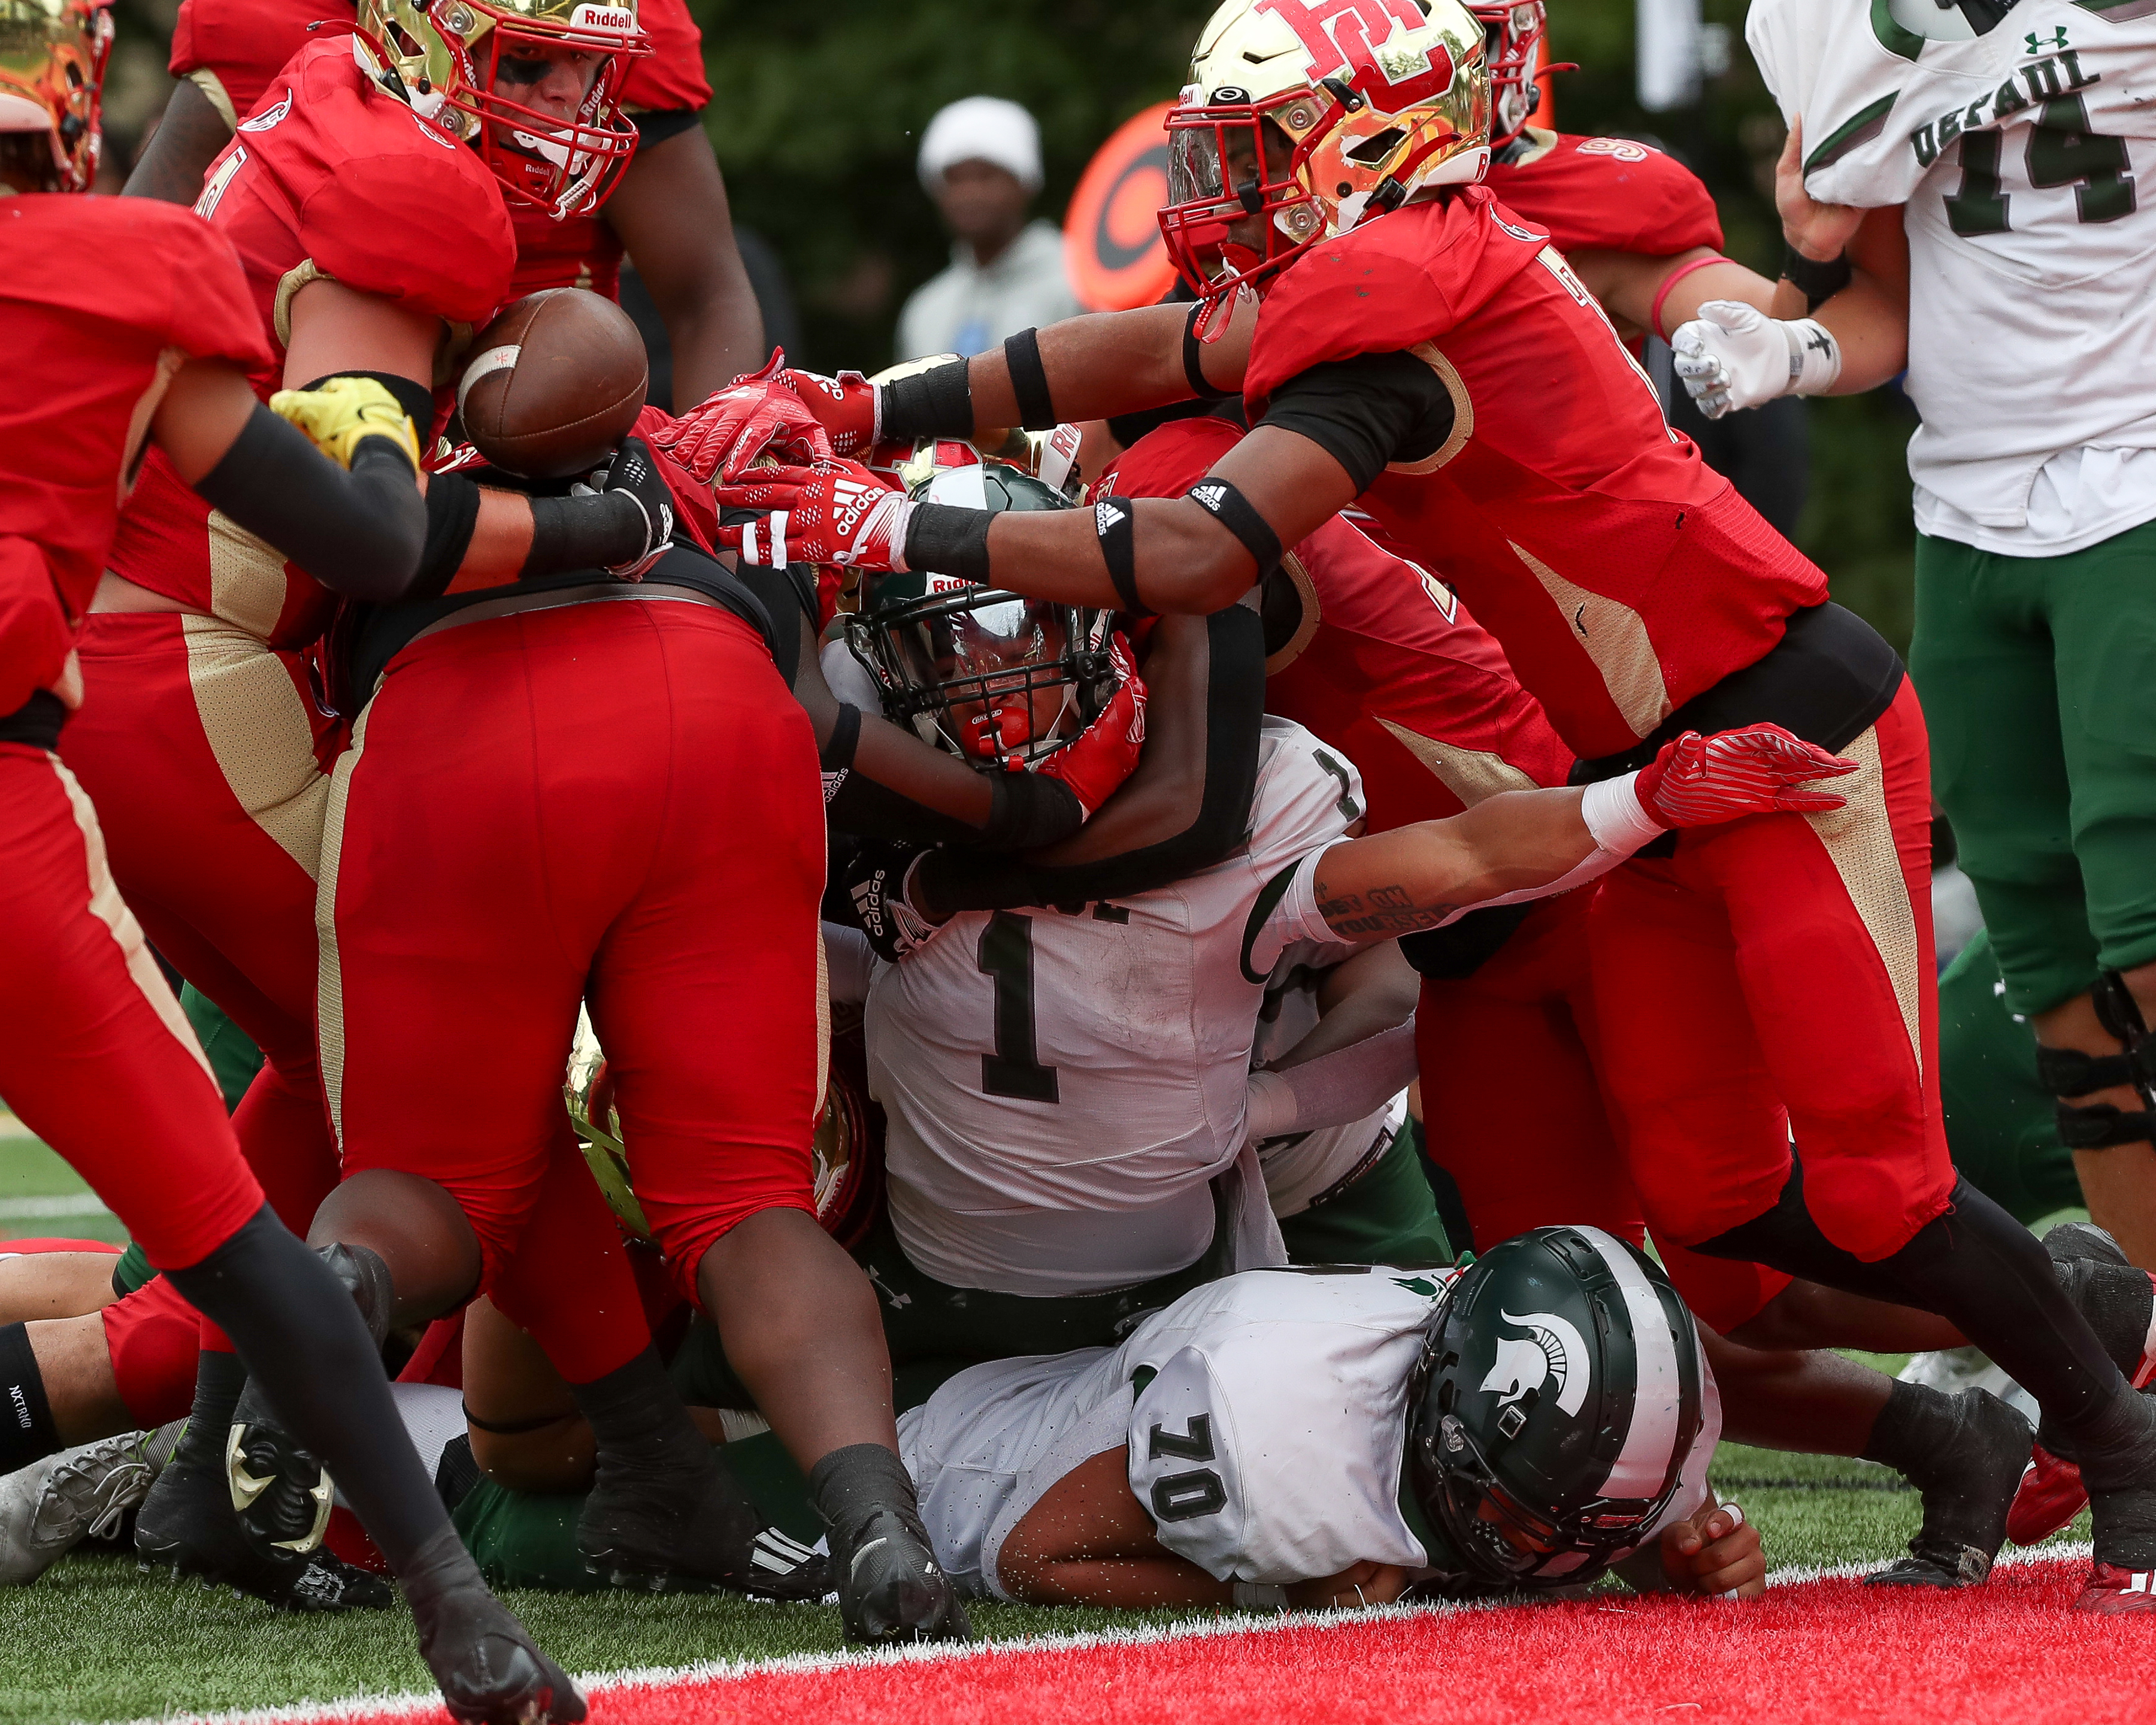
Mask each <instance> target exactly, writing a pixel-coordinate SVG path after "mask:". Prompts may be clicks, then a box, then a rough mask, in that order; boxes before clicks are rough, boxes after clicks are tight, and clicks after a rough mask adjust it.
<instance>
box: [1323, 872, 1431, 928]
mask: <svg viewBox="0 0 2156 1725" xmlns="http://www.w3.org/2000/svg"><path fill="white" fill-rule="evenodd" d="M1312 884H1313V885H1314V886H1316V888H1317V914H1318V915H1319V916H1322V917H1324V919H1325V920H1326V922H1327V923H1328V924H1330V925H1331V926H1332V929H1333V930H1334V932H1336V933H1339V934H1346V935H1353V936H1356V937H1360V938H1365V939H1370V940H1379V939H1383V938H1384V937H1387V936H1389V935H1395V934H1410V933H1412V932H1414V931H1415V930H1416V929H1418V928H1428V927H1431V926H1432V925H1433V924H1435V923H1438V922H1443V921H1444V920H1445V918H1446V917H1447V916H1450V915H1451V914H1452V913H1453V911H1455V910H1456V909H1458V908H1459V907H1458V906H1456V905H1418V904H1417V903H1416V902H1415V901H1414V894H1413V893H1411V892H1409V891H1408V890H1407V888H1405V887H1404V886H1378V887H1373V889H1372V890H1371V891H1370V892H1369V893H1368V896H1365V895H1363V894H1362V893H1358V892H1343V893H1341V894H1339V895H1338V896H1337V897H1328V896H1327V892H1326V886H1325V883H1324V881H1322V880H1318V881H1316V882H1314V883H1312Z"/></svg>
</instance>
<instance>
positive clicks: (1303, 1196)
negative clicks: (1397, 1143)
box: [1250, 964, 1408, 1221]
mask: <svg viewBox="0 0 2156 1725" xmlns="http://www.w3.org/2000/svg"><path fill="white" fill-rule="evenodd" d="M1322 980H1323V978H1322V973H1317V972H1315V971H1313V970H1312V969H1311V968H1310V967H1309V966H1307V965H1302V964H1295V965H1289V966H1285V967H1283V968H1281V970H1279V971H1276V973H1274V975H1273V977H1272V979H1271V981H1270V983H1269V984H1268V985H1267V987H1266V989H1265V1006H1264V1009H1262V1010H1261V1011H1260V1013H1259V1014H1258V1040H1257V1041H1256V1043H1255V1045H1254V1046H1253V1047H1252V1048H1251V1050H1250V1064H1251V1065H1253V1066H1257V1065H1263V1064H1264V1063H1265V1061H1267V1060H1277V1059H1279V1058H1280V1056H1281V1055H1284V1054H1286V1052H1287V1051H1288V1050H1290V1049H1291V1048H1293V1047H1294V1046H1295V1045H1296V1043H1298V1042H1300V1041H1301V1040H1302V1039H1303V1038H1304V1037H1306V1036H1307V1035H1308V1034H1310V1033H1311V1032H1312V1030H1314V1029H1317V1020H1318V1016H1319V1013H1318V1005H1317V989H1318V985H1319V984H1320V983H1321V982H1322ZM1407 1117H1408V1093H1407V1092H1406V1091H1401V1092H1400V1093H1399V1095H1398V1096H1394V1098H1393V1099H1392V1100H1391V1101H1389V1102H1387V1103H1386V1104H1385V1105H1384V1106H1383V1107H1382V1108H1379V1109H1378V1110H1377V1111H1375V1112H1373V1113H1371V1114H1368V1115H1366V1116H1364V1117H1363V1118H1362V1119H1360V1120H1358V1121H1355V1122H1352V1123H1350V1124H1349V1125H1347V1126H1322V1127H1317V1129H1316V1130H1314V1131H1312V1132H1291V1133H1289V1134H1287V1135H1286V1137H1278V1138H1267V1139H1265V1140H1264V1141H1263V1142H1261V1143H1260V1144H1259V1146H1258V1163H1259V1166H1260V1167H1261V1168H1263V1169H1264V1170H1265V1198H1266V1201H1267V1202H1268V1203H1270V1204H1271V1206H1272V1212H1273V1214H1275V1215H1276V1216H1277V1217H1279V1218H1280V1219H1281V1220H1283V1221H1285V1220H1286V1219H1287V1218H1288V1217H1290V1216H1299V1215H1301V1214H1302V1213H1303V1212H1304V1211H1305V1210H1306V1209H1309V1208H1310V1207H1311V1205H1312V1204H1315V1203H1316V1202H1317V1200H1318V1199H1321V1198H1327V1197H1330V1196H1331V1195H1332V1194H1333V1193H1334V1192H1336V1191H1337V1190H1338V1189H1340V1188H1341V1187H1342V1186H1345V1185H1347V1184H1350V1183H1352V1182H1353V1181H1354V1180H1355V1179H1356V1178H1358V1177H1359V1176H1360V1175H1362V1174H1364V1173H1368V1171H1369V1169H1370V1168H1371V1166H1372V1165H1373V1163H1375V1162H1376V1161H1377V1160H1378V1158H1379V1157H1380V1156H1382V1155H1383V1154H1384V1153H1385V1147H1386V1146H1388V1145H1389V1144H1390V1143H1391V1142H1393V1139H1394V1136H1395V1135H1396V1134H1397V1133H1398V1132H1399V1129H1400V1128H1401V1127H1403V1126H1404V1125H1406V1124H1407Z"/></svg>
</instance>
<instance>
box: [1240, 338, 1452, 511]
mask: <svg viewBox="0 0 2156 1725" xmlns="http://www.w3.org/2000/svg"><path fill="white" fill-rule="evenodd" d="M1258 423H1259V424H1261V425H1277V426H1279V427H1281V429H1283V430H1287V431H1294V432H1300V433H1301V434H1302V435H1303V436H1305V437H1306V438H1308V439H1310V440H1311V441H1312V443H1314V444H1317V446H1318V447H1319V448H1320V449H1323V450H1324V451H1325V453H1326V454H1328V455H1330V456H1331V457H1332V459H1334V460H1336V461H1337V462H1338V463H1339V464H1340V465H1342V467H1344V468H1346V469H1347V474H1348V477H1349V478H1351V479H1353V480H1354V481H1355V488H1356V490H1358V491H1364V490H1368V489H1369V488H1370V485H1372V483H1373V481H1374V480H1376V479H1377V477H1378V475H1379V474H1381V473H1383V471H1384V470H1385V468H1386V466H1387V465H1388V464H1389V463H1391V462H1394V461H1419V460H1421V459H1423V458H1424V456H1427V455H1434V454H1436V453H1437V451H1438V450H1439V449H1441V448H1442V447H1443V446H1444V444H1445V439H1447V438H1448V437H1450V436H1451V435H1452V396H1451V393H1450V391H1448V390H1447V389H1446V388H1445V384H1444V382H1443V381H1442V380H1441V379H1440V377H1438V375H1437V373H1436V372H1434V371H1432V370H1431V369H1430V367H1429V366H1427V365H1425V364H1424V362H1422V361H1421V360H1419V359H1417V358H1416V357H1414V355H1413V354H1412V353H1359V354H1358V355H1356V356H1355V357H1354V358H1353V359H1332V360H1327V362H1325V363H1324V364H1323V365H1317V366H1312V367H1311V368H1310V369H1309V370H1308V371H1306V372H1299V373H1297V374H1296V376H1295V377H1291V378H1289V379H1288V380H1287V382H1285V383H1283V384H1281V387H1280V388H1277V389H1276V390H1275V391H1273V393H1272V399H1271V400H1270V402H1268V403H1266V406H1265V417H1264V418H1262V419H1260V421H1259V422H1258Z"/></svg>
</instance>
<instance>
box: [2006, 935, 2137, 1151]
mask: <svg viewBox="0 0 2156 1725" xmlns="http://www.w3.org/2000/svg"><path fill="white" fill-rule="evenodd" d="M2089 999H2090V1002H2091V1004H2093V1005H2094V1006H2095V1008H2096V1016H2097V1023H2098V1024H2102V1026H2103V1028H2104V1029H2105V1030H2106V1031H2107V1033H2108V1034H2111V1035H2113V1036H2116V1037H2117V1039H2118V1040H2120V1041H2121V1042H2122V1043H2123V1044H2124V1045H2125V1051H2124V1052H2123V1053H2121V1054H2115V1055H2087V1054H2082V1052H2081V1051H2080V1050H2077V1049H2071V1048H2046V1047H2045V1046H2044V1045H2042V1044H2041V1043H2039V1044H2038V1045H2036V1080H2037V1082H2039V1083H2040V1084H2041V1085H2042V1086H2044V1088H2045V1089H2046V1090H2047V1091H2051V1094H2052V1095H2053V1096H2059V1097H2066V1096H2087V1094H2088V1093H2089V1092H2090V1091H2092V1090H2109V1089H2111V1088H2112V1087H2113V1086H2117V1085H2123V1084H2130V1085H2132V1086H2133V1088H2134V1090H2135V1091H2137V1092H2138V1094H2139V1096H2140V1097H2141V1106H2140V1107H2139V1108H2138V1109H2137V1110H2135V1111H2131V1112H2129V1111H2127V1110H2126V1109H2123V1108H2117V1107H2114V1106H2112V1105H2111V1104H2110V1103H2109V1102H2090V1103H2087V1104H2086V1105H2085V1106H2074V1105H2073V1104H2071V1103H2068V1102H2066V1101H2061V1102H2060V1103H2059V1104H2058V1105H2057V1112H2058V1121H2059V1142H2061V1143H2062V1144H2064V1145H2065V1146H2066V1147H2067V1148H2068V1149H2069V1150H2106V1149H2109V1148H2110V1147H2112V1145H2114V1144H2141V1143H2147V1142H2151V1141H2156V1036H2151V1035H2150V1034H2148V1024H2146V1023H2144V1022H2143V1019H2142V1016H2141V1008H2140V1005H2139V1004H2138V1003H2137V1002H2136V1001H2135V999H2134V998H2133V991H2132V990H2131V989H2129V988H2128V987H2127V986H2126V978H2124V977H2123V976H2121V975H2120V974H2119V973H2117V971H2115V970H2107V971H2105V972H2104V973H2102V975H2101V976H2099V977H2098V978H2097V981H2096V986H2095V987H2094V988H2092V989H2090V990H2089Z"/></svg>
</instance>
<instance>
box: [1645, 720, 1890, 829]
mask: <svg viewBox="0 0 2156 1725" xmlns="http://www.w3.org/2000/svg"><path fill="white" fill-rule="evenodd" d="M1854 772H1856V762H1854V761H1845V760H1843V759H1842V758H1841V757H1840V756H1839V755H1830V754H1829V753H1828V752H1826V751H1825V749H1823V748H1820V747H1818V746H1817V745H1816V744H1815V743H1809V742H1802V741H1800V740H1799V739H1798V738H1797V737H1792V736H1791V735H1790V734H1789V732H1786V731H1784V729H1783V728H1782V727H1781V726H1779V725H1748V726H1745V727H1744V728H1743V730H1742V731H1725V732H1722V734H1721V735H1720V736H1718V737H1702V736H1701V735H1700V734H1699V733H1698V732H1697V731H1687V732H1685V734H1684V735H1683V736H1682V737H1678V738H1677V739H1676V742H1670V743H1665V744H1664V745H1663V747H1662V752H1661V753H1660V754H1658V755H1656V756H1655V758H1654V759H1653V760H1652V761H1651V762H1649V763H1648V764H1647V766H1646V767H1645V768H1643V769H1642V770H1641V771H1640V777H1639V779H1638V782H1637V783H1635V786H1634V789H1635V791H1636V793H1638V795H1639V798H1640V807H1641V808H1643V809H1645V810H1646V812H1647V814H1649V815H1650V816H1651V817H1652V818H1653V819H1655V820H1658V821H1660V822H1661V824H1663V825H1664V826H1666V827H1703V826H1712V824H1714V823H1715V822H1717V821H1723V820H1738V819H1742V818H1743V816H1745V815H1748V814H1773V813H1774V812H1776V811H1777V810H1786V811H1788V812H1789V813H1793V814H1823V813H1825V811H1827V810H1829V809H1839V808H1840V807H1841V806H1842V803H1843V802H1844V800H1845V799H1844V798H1840V797H1838V796H1836V795H1835V793H1833V792H1832V791H1823V790H1808V789H1805V788H1804V787H1805V786H1807V785H1809V783H1811V782H1812V781H1813V780H1815V779H1821V778H1840V777H1841V776H1842V775H1843V774H1844V773H1854Z"/></svg>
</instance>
